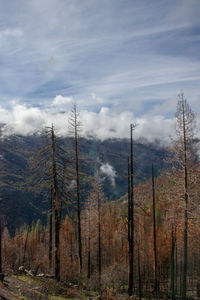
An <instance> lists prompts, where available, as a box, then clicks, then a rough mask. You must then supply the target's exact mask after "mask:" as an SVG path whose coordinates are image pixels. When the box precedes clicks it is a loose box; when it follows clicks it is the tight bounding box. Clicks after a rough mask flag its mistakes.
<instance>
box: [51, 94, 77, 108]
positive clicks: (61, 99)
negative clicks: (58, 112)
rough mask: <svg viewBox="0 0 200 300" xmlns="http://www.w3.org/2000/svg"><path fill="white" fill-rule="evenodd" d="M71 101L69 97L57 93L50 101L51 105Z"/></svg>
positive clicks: (64, 103) (62, 104)
mask: <svg viewBox="0 0 200 300" xmlns="http://www.w3.org/2000/svg"><path fill="white" fill-rule="evenodd" d="M70 103H72V98H71V97H63V96H62V95H57V96H56V97H55V98H54V99H53V102H52V104H51V105H52V106H64V105H66V104H70Z"/></svg>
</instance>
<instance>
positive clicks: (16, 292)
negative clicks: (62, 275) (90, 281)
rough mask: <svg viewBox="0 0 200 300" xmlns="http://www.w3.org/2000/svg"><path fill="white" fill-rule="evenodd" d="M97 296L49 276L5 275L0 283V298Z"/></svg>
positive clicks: (39, 299) (52, 299) (40, 299)
mask: <svg viewBox="0 0 200 300" xmlns="http://www.w3.org/2000/svg"><path fill="white" fill-rule="evenodd" d="M97 297H98V294H97V293H95V292H90V291H89V292H88V291H82V290H79V289H78V288H77V286H71V287H67V286H66V285H64V284H62V283H58V282H56V281H55V280H54V279H50V278H38V277H30V276H27V275H20V276H15V275H12V276H6V277H5V279H4V282H3V283H0V300H1V299H4V300H5V299H6V300H15V299H16V300H19V299H21V300H29V299H30V300H32V299H33V300H65V299H68V300H69V299H71V300H78V299H79V300H80V299H97Z"/></svg>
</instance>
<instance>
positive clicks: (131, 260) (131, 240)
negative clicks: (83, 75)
mask: <svg viewBox="0 0 200 300" xmlns="http://www.w3.org/2000/svg"><path fill="white" fill-rule="evenodd" d="M134 127H135V126H134V125H133V124H131V125H130V167H129V168H128V173H130V174H129V175H128V177H129V179H128V182H129V184H128V187H129V191H128V195H129V201H128V239H129V240H128V243H129V282H128V294H129V296H131V295H132V294H133V288H134V283H133V280H134V278H133V275H134V274H133V271H134V270H133V264H134V192H133V188H134V185H133V129H134Z"/></svg>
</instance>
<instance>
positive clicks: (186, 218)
mask: <svg viewBox="0 0 200 300" xmlns="http://www.w3.org/2000/svg"><path fill="white" fill-rule="evenodd" d="M182 114H183V115H182V118H183V146H184V199H185V224H184V226H185V227H184V256H183V282H182V296H181V299H182V300H185V299H186V293H187V266H188V176H187V173H188V172H187V145H186V129H185V107H184V104H182Z"/></svg>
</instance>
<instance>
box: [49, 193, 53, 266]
mask: <svg viewBox="0 0 200 300" xmlns="http://www.w3.org/2000/svg"><path fill="white" fill-rule="evenodd" d="M52 196H53V190H52V188H51V199H50V214H49V269H50V271H51V267H52V228H53V226H52V224H53V197H52Z"/></svg>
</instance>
